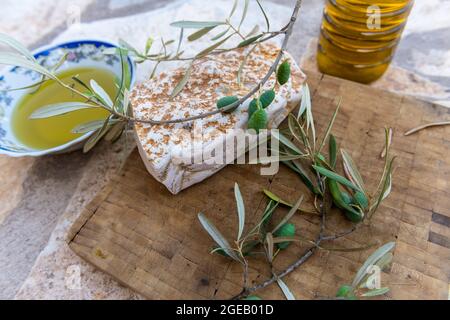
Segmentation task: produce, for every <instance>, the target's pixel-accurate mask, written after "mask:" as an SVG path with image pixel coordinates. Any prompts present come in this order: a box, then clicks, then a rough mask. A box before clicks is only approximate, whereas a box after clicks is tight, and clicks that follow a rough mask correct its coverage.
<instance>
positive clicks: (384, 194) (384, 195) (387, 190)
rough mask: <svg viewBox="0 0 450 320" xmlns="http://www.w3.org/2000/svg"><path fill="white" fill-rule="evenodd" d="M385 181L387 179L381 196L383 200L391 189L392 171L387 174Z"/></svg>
mask: <svg viewBox="0 0 450 320" xmlns="http://www.w3.org/2000/svg"><path fill="white" fill-rule="evenodd" d="M386 181H387V182H386V188H385V190H384V192H383V196H382V197H381V200H382V201H383V200H385V199H386V198H387V197H388V196H389V194H390V193H391V191H392V173H389V174H388V175H387V180H386Z"/></svg>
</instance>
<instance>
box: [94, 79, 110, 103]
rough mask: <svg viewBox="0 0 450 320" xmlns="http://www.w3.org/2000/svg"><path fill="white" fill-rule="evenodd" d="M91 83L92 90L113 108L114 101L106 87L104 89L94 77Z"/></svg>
mask: <svg viewBox="0 0 450 320" xmlns="http://www.w3.org/2000/svg"><path fill="white" fill-rule="evenodd" d="M90 84H91V88H92V91H94V93H95V94H96V96H97V97H98V98H99V99H100V100H101V102H103V103H104V104H105V105H106V106H108V107H109V108H112V107H113V102H112V100H111V98H110V97H109V95H108V94H107V93H106V91H105V89H103V88H102V87H101V86H100V85H99V84H98V83H97V81H95V80H94V79H91V81H90Z"/></svg>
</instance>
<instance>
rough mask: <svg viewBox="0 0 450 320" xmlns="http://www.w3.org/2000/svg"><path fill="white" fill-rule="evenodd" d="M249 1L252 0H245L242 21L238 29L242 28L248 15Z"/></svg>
mask: <svg viewBox="0 0 450 320" xmlns="http://www.w3.org/2000/svg"><path fill="white" fill-rule="evenodd" d="M249 2H250V0H245V2H244V10H243V11H242V17H241V22H239V26H238V30H240V29H241V26H242V24H243V23H244V20H245V18H246V17H247V12H248V4H249Z"/></svg>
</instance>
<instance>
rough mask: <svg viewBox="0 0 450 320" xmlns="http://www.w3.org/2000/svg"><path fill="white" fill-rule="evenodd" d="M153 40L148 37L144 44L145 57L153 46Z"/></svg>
mask: <svg viewBox="0 0 450 320" xmlns="http://www.w3.org/2000/svg"><path fill="white" fill-rule="evenodd" d="M154 41H155V40H154V39H153V38H152V37H149V38H148V39H147V42H146V43H145V51H144V52H145V54H146V55H147V54H148V53H149V52H150V50H151V49H152V46H153V42H154Z"/></svg>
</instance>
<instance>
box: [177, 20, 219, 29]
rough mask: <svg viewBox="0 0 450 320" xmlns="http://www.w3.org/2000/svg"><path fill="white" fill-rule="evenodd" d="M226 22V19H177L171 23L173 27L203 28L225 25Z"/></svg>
mask: <svg viewBox="0 0 450 320" xmlns="http://www.w3.org/2000/svg"><path fill="white" fill-rule="evenodd" d="M224 24H226V22H224V21H188V20H182V21H175V22H172V23H171V24H170V26H172V27H176V28H184V29H201V28H207V27H217V26H220V25H224Z"/></svg>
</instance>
